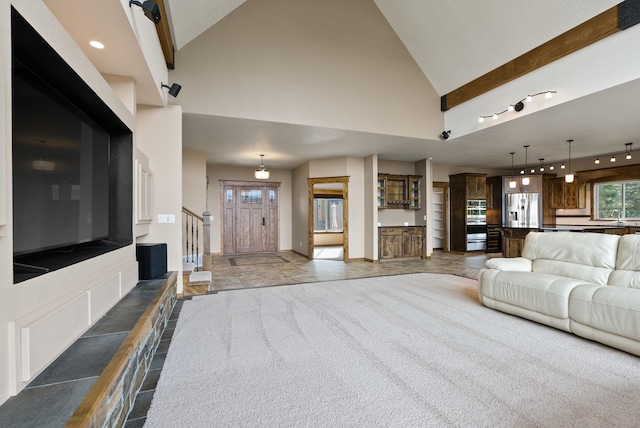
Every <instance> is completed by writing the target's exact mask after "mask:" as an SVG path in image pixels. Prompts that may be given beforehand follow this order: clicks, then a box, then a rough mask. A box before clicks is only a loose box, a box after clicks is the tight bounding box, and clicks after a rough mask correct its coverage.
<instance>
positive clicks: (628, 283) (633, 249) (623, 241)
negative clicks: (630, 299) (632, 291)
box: [609, 235, 640, 288]
mask: <svg viewBox="0 0 640 428" xmlns="http://www.w3.org/2000/svg"><path fill="white" fill-rule="evenodd" d="M609 285H617V286H619V287H629V288H640V235H623V236H621V237H620V242H619V243H618V255H617V257H616V270H615V271H613V272H612V274H611V276H610V277H609Z"/></svg>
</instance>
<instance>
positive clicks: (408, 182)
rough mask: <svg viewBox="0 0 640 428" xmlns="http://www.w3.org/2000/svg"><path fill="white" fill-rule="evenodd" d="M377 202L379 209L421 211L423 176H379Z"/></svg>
mask: <svg viewBox="0 0 640 428" xmlns="http://www.w3.org/2000/svg"><path fill="white" fill-rule="evenodd" d="M377 200H378V203H377V205H378V208H379V209H382V208H391V209H412V210H418V209H420V208H421V207H422V176H421V175H393V174H378V195H377Z"/></svg>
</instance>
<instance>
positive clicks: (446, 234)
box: [430, 181, 451, 252]
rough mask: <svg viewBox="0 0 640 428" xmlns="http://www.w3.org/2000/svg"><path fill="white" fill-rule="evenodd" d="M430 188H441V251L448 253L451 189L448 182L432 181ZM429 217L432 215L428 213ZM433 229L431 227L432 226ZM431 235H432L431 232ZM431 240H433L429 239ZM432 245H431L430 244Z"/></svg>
mask: <svg viewBox="0 0 640 428" xmlns="http://www.w3.org/2000/svg"><path fill="white" fill-rule="evenodd" d="M432 187H437V188H441V189H442V197H443V199H444V200H443V201H442V202H443V203H442V211H443V212H442V220H443V222H444V224H443V231H442V239H443V241H444V242H443V248H442V250H443V251H444V252H449V221H450V220H449V210H450V207H449V188H450V187H451V186H450V184H449V182H448V181H434V182H433V183H432ZM430 214H431V215H433V212H431V213H430ZM432 227H433V225H432ZM431 233H433V230H432V231H431ZM431 239H433V238H431ZM432 245H433V244H432Z"/></svg>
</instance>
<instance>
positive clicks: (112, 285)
mask: <svg viewBox="0 0 640 428" xmlns="http://www.w3.org/2000/svg"><path fill="white" fill-rule="evenodd" d="M87 293H88V294H89V321H90V323H91V324H93V323H94V322H96V321H97V320H98V318H100V317H102V315H104V314H105V313H106V312H107V311H108V310H109V309H111V308H112V307H113V305H115V304H116V302H117V301H118V300H120V297H121V295H120V275H119V274H118V275H114V276H112V277H111V278H109V279H107V280H106V281H103V282H101V283H100V284H98V285H96V286H95V287H93V288H91V289H90V290H88V291H87Z"/></svg>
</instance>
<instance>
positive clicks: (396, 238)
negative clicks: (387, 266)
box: [378, 227, 403, 260]
mask: <svg viewBox="0 0 640 428" xmlns="http://www.w3.org/2000/svg"><path fill="white" fill-rule="evenodd" d="M402 239H403V235H402V228H401V227H381V228H379V229H378V253H379V254H378V258H379V259H380V260H385V259H396V258H399V257H402V254H403V245H402Z"/></svg>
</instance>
